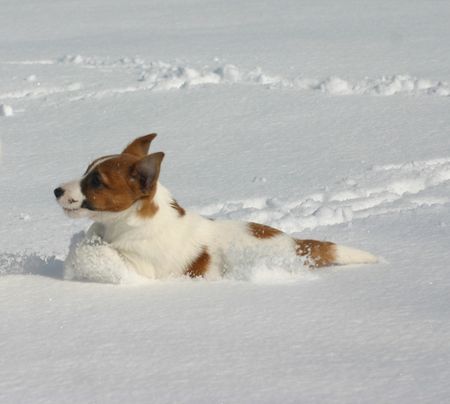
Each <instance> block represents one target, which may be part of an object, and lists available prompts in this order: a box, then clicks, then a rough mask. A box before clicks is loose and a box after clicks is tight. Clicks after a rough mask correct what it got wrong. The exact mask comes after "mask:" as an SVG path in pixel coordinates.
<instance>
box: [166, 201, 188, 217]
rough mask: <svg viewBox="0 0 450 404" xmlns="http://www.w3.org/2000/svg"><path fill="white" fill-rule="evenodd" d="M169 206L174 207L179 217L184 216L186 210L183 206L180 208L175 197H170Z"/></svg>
mask: <svg viewBox="0 0 450 404" xmlns="http://www.w3.org/2000/svg"><path fill="white" fill-rule="evenodd" d="M170 206H171V207H172V208H174V209H175V210H176V211H177V212H178V215H179V216H180V217H182V216H184V215H185V214H186V211H185V210H184V208H182V207H181V206H180V205H179V204H178V202H177V201H176V199H172V202H170Z"/></svg>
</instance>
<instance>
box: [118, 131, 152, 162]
mask: <svg viewBox="0 0 450 404" xmlns="http://www.w3.org/2000/svg"><path fill="white" fill-rule="evenodd" d="M155 137H156V133H150V135H145V136H141V137H138V138H137V139H134V140H133V141H132V142H131V143H130V144H129V145H128V146H127V147H125V149H124V150H123V152H122V154H132V155H133V156H137V157H144V156H146V155H147V153H148V149H149V147H150V143H151V142H152V140H153V139H154V138H155Z"/></svg>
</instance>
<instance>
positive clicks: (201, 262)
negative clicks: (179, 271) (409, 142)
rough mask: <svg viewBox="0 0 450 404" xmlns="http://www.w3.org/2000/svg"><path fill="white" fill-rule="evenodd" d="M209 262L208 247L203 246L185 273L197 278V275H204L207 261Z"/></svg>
mask: <svg viewBox="0 0 450 404" xmlns="http://www.w3.org/2000/svg"><path fill="white" fill-rule="evenodd" d="M210 262H211V256H210V255H209V253H208V249H207V248H206V247H203V249H202V252H201V253H200V255H199V256H198V257H197V258H196V259H195V260H194V261H192V262H191V263H190V264H189V266H188V268H187V269H186V271H185V272H184V273H185V275H188V276H190V277H191V278H197V277H199V276H204V275H205V274H206V272H207V271H208V267H209V263H210Z"/></svg>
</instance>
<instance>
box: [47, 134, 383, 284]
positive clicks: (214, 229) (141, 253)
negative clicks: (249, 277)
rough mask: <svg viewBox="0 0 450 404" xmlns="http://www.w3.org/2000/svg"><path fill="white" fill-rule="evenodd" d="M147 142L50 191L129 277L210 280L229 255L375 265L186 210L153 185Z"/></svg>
mask: <svg viewBox="0 0 450 404" xmlns="http://www.w3.org/2000/svg"><path fill="white" fill-rule="evenodd" d="M155 136H156V135H154V134H152V135H147V136H144V137H141V138H138V139H136V140H135V141H134V142H132V143H131V144H130V145H129V146H127V148H125V150H124V151H123V152H122V154H120V155H113V156H107V157H103V158H100V159H97V160H95V161H94V162H93V163H92V164H91V165H90V166H89V167H88V169H87V171H86V173H85V174H84V176H83V177H82V178H81V180H78V181H72V182H70V183H67V184H65V185H63V186H62V187H59V188H57V189H56V190H55V196H56V197H57V199H58V202H59V203H60V205H61V206H62V207H63V208H64V210H65V212H66V213H67V214H68V215H69V216H71V217H85V216H88V217H90V218H92V219H93V220H94V224H93V225H92V226H91V228H90V230H89V233H90V235H92V234H96V235H98V236H100V237H101V238H102V239H103V240H104V241H105V242H107V243H109V244H110V246H111V247H112V248H114V249H115V250H117V251H118V252H119V253H120V255H121V256H122V257H123V258H124V260H125V261H126V263H127V264H128V267H130V268H131V269H133V270H134V271H136V272H137V273H139V274H141V275H144V276H146V277H149V278H153V279H161V278H167V277H173V276H182V275H188V276H191V277H198V276H202V277H205V278H208V279H217V278H220V277H222V276H223V274H224V273H225V272H226V271H227V270H228V269H230V268H231V267H232V266H233V256H234V255H235V254H234V252H235V251H236V250H238V251H253V250H254V251H256V252H258V253H263V254H265V255H272V256H273V255H275V256H282V257H286V258H290V257H292V258H294V257H297V259H298V257H301V261H303V262H304V263H306V264H307V265H309V266H311V267H322V266H328V265H336V264H356V263H372V262H376V261H377V258H376V257H375V256H373V255H372V254H370V253H367V252H365V251H361V250H357V249H353V248H349V247H345V246H341V245H336V244H334V243H330V242H323V241H315V240H297V239H294V238H291V237H290V236H288V235H286V234H285V233H282V232H281V231H279V230H277V229H274V228H271V227H268V226H265V225H261V224H257V223H244V222H236V221H222V220H217V221H214V220H211V219H207V218H204V217H202V216H200V215H197V214H195V213H192V212H189V211H186V210H185V209H183V208H182V207H181V206H180V205H178V203H177V202H176V200H175V199H173V197H172V196H171V194H170V193H169V191H168V190H167V189H166V188H164V187H163V186H162V185H161V184H160V183H159V182H158V178H159V171H160V165H161V161H162V159H163V157H164V154H163V153H154V154H151V155H147V151H148V148H149V146H150V143H151V141H152V140H153V139H154V137H155Z"/></svg>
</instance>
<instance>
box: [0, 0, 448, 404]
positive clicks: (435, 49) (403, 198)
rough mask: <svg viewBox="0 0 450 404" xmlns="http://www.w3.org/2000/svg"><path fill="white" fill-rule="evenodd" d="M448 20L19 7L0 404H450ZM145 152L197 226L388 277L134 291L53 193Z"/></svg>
mask: <svg viewBox="0 0 450 404" xmlns="http://www.w3.org/2000/svg"><path fill="white" fill-rule="evenodd" d="M449 18H450V7H449V5H448V4H447V2H411V1H406V0H399V1H396V2H390V1H379V2H372V3H367V2H359V1H354V0H344V1H341V2H339V3H337V2H334V1H331V0H330V1H325V0H324V1H321V2H316V1H309V0H305V1H301V2H298V1H286V2H283V4H282V5H280V2H278V1H272V0H271V1H266V2H255V1H249V2H238V1H228V2H225V1H216V2H208V1H204V0H196V1H187V2H185V1H180V0H170V1H164V2H163V1H154V2H151V4H150V3H149V2H146V1H140V0H136V1H133V2H131V3H130V2H126V1H123V0H120V1H116V2H114V4H112V3H111V2H107V1H105V0H95V1H91V2H85V1H83V2H81V3H80V2H77V3H73V2H69V1H65V0H64V1H60V2H58V4H57V5H56V4H55V3H54V2H51V1H46V0H45V1H41V2H39V6H37V5H36V4H35V3H34V2H31V1H24V2H21V3H20V4H19V3H17V2H13V1H12V0H6V1H4V2H3V4H2V13H0V34H1V35H0V73H1V74H0V104H2V111H3V112H2V113H1V114H0V115H4V116H5V115H8V114H6V113H5V112H4V111H5V108H6V110H8V108H9V110H10V111H11V114H10V116H9V117H7V118H6V117H4V119H0V125H1V160H0V173H1V175H0V196H1V198H0V207H1V209H0V223H1V226H0V245H1V248H0V302H1V303H0V316H1V317H0V318H1V319H2V327H1V328H0V341H1V343H0V349H1V358H2V366H1V368H0V401H1V402H22V403H27V402H30V403H31V402H32V403H40V402H42V403H44V402H45V403H48V402H55V403H57V402H61V401H62V400H69V401H70V402H73V403H85V402H142V403H147V402H152V403H165V402H186V403H210V402H245V403H253V402H265V403H274V402H286V403H291V402H292V403H294V402H307V403H309V402H311V403H313V402H320V403H342V402H346V403H357V402H367V403H388V402H399V403H414V402H417V403H421V402H445V401H447V400H448V396H449V394H450V388H449V386H448V382H447V380H448V378H449V376H450V366H449V363H450V354H449V352H450V342H449V341H450V325H449V324H450V321H449V316H450V310H449V307H450V305H449V298H448V289H449V286H450V277H449V273H448V269H449V265H448V263H449V262H450V253H449V249H448V245H449V240H450V210H449V206H450V204H449V202H450V197H449V195H450V151H449V147H448V146H449V140H448V139H449V133H450V117H449V114H448V110H449V101H450V98H449V94H450V85H449V82H450V75H449V68H450V25H449V24H448V21H449ZM11 115H12V116H11ZM151 132H157V133H158V134H159V136H158V138H157V139H156V140H155V142H154V143H153V145H152V149H153V150H154V151H160V150H162V151H164V152H166V158H165V161H164V164H163V169H162V179H161V180H162V182H163V183H164V185H166V186H167V187H168V188H169V189H170V190H171V191H172V193H173V194H174V196H175V197H176V198H177V200H178V201H179V203H180V204H181V205H182V206H183V207H185V208H189V209H193V210H196V211H198V212H200V213H201V214H204V215H205V216H209V217H213V218H221V219H238V220H249V221H256V222H262V223H265V224H268V225H271V226H274V227H278V228H281V229H282V230H284V231H286V232H288V233H291V234H293V235H295V236H296V237H302V238H317V239H327V240H332V241H336V242H338V243H340V244H343V245H347V246H349V247H353V248H358V249H362V250H366V251H369V252H371V253H373V254H375V255H377V256H380V257H382V258H383V259H382V261H381V262H380V263H377V264H369V265H364V266H362V265H360V266H348V267H339V268H338V267H335V268H327V269H323V270H315V271H309V270H306V269H305V268H299V267H298V266H296V265H295V263H292V262H286V261H283V260H279V259H277V257H273V259H270V260H268V259H267V258H264V259H262V258H259V257H258V256H255V254H253V253H251V252H248V256H244V257H242V258H243V259H242V262H243V264H242V266H240V267H239V268H237V271H236V272H235V273H234V274H233V275H232V276H228V277H227V278H226V279H224V280H221V281H215V282H211V281H209V282H208V281H205V280H199V279H195V280H191V279H185V278H183V279H170V280H167V281H158V282H148V281H144V280H143V279H141V278H138V277H133V276H130V273H129V272H128V271H127V270H126V268H124V267H123V265H122V264H123V262H122V261H121V260H120V257H118V256H117V254H116V253H115V251H114V250H111V249H110V248H109V247H108V246H107V245H105V244H102V243H101V242H100V241H98V240H89V241H85V242H82V244H81V245H79V244H77V243H80V237H81V236H80V235H81V234H83V233H81V232H84V231H86V229H87V228H88V226H89V222H87V221H84V220H81V221H73V220H70V219H68V218H67V217H65V216H64V215H63V213H62V212H61V211H60V209H59V208H58V206H57V204H56V203H55V201H54V197H53V194H52V190H53V189H54V188H55V187H56V186H57V185H58V184H60V183H61V182H66V181H68V180H71V179H73V178H76V177H78V176H80V175H81V174H82V173H83V171H84V170H85V168H86V166H87V165H88V163H89V162H90V161H92V160H93V159H94V158H97V157H99V156H101V155H107V154H111V153H117V152H118V151H120V150H121V149H122V148H123V147H124V146H125V145H126V144H127V143H128V142H129V141H130V140H131V139H132V138H134V137H136V136H139V135H143V134H146V133H151ZM76 245H78V246H79V249H78V250H77V249H75V248H74V247H75V246H76ZM86 279H89V280H91V282H86ZM92 280H93V281H94V282H92Z"/></svg>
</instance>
